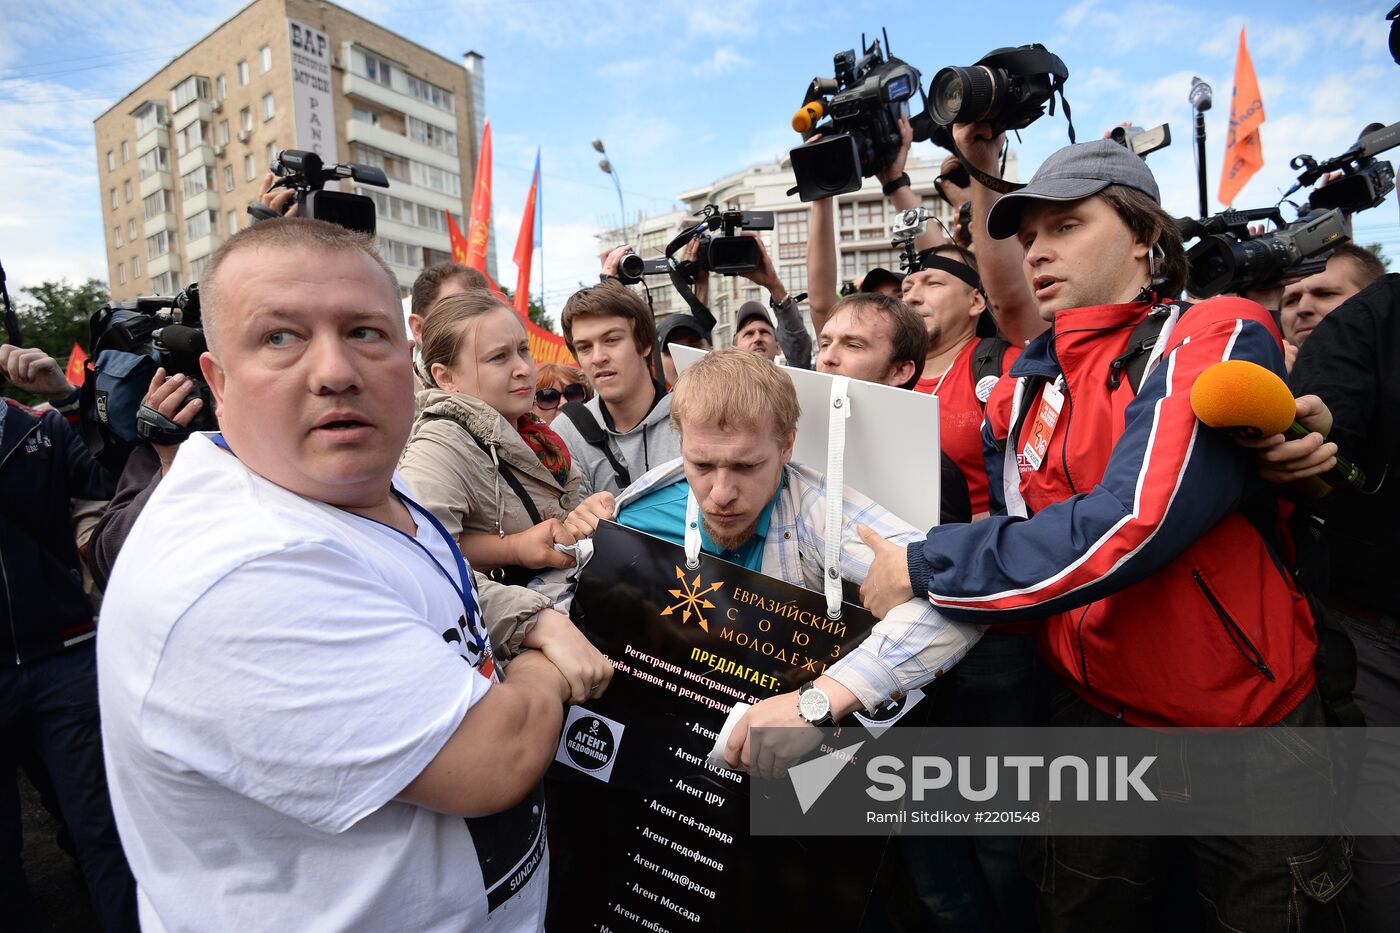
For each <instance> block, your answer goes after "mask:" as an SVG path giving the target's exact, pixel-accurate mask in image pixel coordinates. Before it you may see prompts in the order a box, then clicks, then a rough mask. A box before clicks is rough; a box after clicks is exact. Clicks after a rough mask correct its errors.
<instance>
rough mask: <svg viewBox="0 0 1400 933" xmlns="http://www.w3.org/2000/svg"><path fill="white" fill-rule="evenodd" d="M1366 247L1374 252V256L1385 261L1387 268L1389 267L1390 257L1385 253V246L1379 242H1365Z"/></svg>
mask: <svg viewBox="0 0 1400 933" xmlns="http://www.w3.org/2000/svg"><path fill="white" fill-rule="evenodd" d="M1366 248H1367V249H1369V250H1370V251H1371V252H1373V253H1375V254H1376V258H1377V259H1379V260H1380V261H1381V262H1383V263H1385V267H1386V268H1387V269H1389V268H1390V257H1389V256H1387V255H1386V254H1385V248H1384V247H1383V246H1381V244H1379V243H1367V244H1366Z"/></svg>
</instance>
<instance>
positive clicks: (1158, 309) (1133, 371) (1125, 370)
mask: <svg viewBox="0 0 1400 933" xmlns="http://www.w3.org/2000/svg"><path fill="white" fill-rule="evenodd" d="M1179 304H1180V306H1181V313H1182V314H1185V313H1186V312H1187V311H1189V310H1190V309H1191V304H1190V303H1189V302H1180V303H1179ZM1169 317H1171V307H1170V306H1169V305H1165V304H1156V305H1153V306H1152V310H1151V311H1149V312H1147V317H1145V318H1143V319H1142V320H1141V321H1138V322H1137V325H1136V326H1135V327H1133V332H1132V333H1131V334H1129V335H1128V347H1127V349H1126V350H1124V351H1123V352H1122V353H1121V354H1119V355H1118V356H1117V357H1116V358H1115V359H1114V360H1113V362H1112V363H1109V364H1108V387H1109V388H1110V389H1116V388H1118V386H1119V384H1120V383H1122V381H1123V377H1124V376H1125V375H1126V376H1127V377H1128V385H1130V386H1132V387H1133V394H1134V395H1136V394H1137V391H1138V388H1139V387H1141V385H1142V378H1143V376H1144V375H1145V374H1146V372H1147V361H1148V360H1150V359H1152V350H1153V348H1155V347H1156V346H1157V338H1158V337H1160V336H1161V335H1162V328H1163V327H1165V326H1166V323H1167V318H1169Z"/></svg>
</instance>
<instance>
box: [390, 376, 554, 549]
mask: <svg viewBox="0 0 1400 933" xmlns="http://www.w3.org/2000/svg"><path fill="white" fill-rule="evenodd" d="M418 402H419V406H420V407H421V409H422V411H421V413H420V414H419V415H418V420H417V421H415V422H414V425H413V433H412V434H411V435H409V438H408V446H407V447H406V448H405V449H404V452H403V457H401V458H400V460H399V471H400V472H401V473H402V474H403V478H404V479H405V480H407V481H408V484H409V486H410V488H412V489H413V494H414V496H415V497H417V499H418V501H419V502H420V503H421V504H422V505H423V507H424V508H426V509H428V510H429V511H430V512H432V513H433V515H435V516H436V517H437V519H438V521H440V522H442V524H443V527H445V528H446V529H447V531H448V533H449V534H451V535H452V536H453V537H454V538H455V537H459V536H461V534H462V533H463V532H490V533H494V534H500V535H510V534H517V533H519V532H522V531H528V530H529V529H530V527H531V526H532V525H534V520H533V519H532V518H531V517H530V513H529V512H527V511H526V509H525V506H524V504H523V503H522V502H521V501H520V498H519V497H518V496H517V495H516V494H515V491H514V490H513V489H511V488H510V486H509V485H508V484H507V483H506V482H505V480H504V479H502V478H501V473H500V471H499V470H498V469H497V468H496V463H497V461H499V462H502V463H505V464H506V465H507V466H508V467H509V468H510V471H511V472H512V473H513V474H514V475H515V478H516V479H517V480H519V482H520V485H521V486H522V487H523V488H524V489H525V491H526V492H527V493H528V494H529V495H530V498H531V500H532V501H533V502H534V505H535V509H536V510H537V511H538V512H539V514H540V517H541V518H543V519H550V518H557V519H559V520H561V521H562V520H563V519H564V518H565V517H566V516H567V515H568V514H569V512H571V511H573V510H574V508H576V507H577V506H578V503H579V482H580V477H579V472H578V469H577V467H575V468H574V469H572V470H570V472H569V480H568V482H566V483H565V484H564V485H563V486H560V485H559V481H558V480H556V479H555V478H554V475H553V474H552V473H550V472H549V471H548V470H546V469H545V468H544V466H543V464H541V463H540V461H539V458H538V457H536V456H535V452H534V451H532V450H531V449H530V448H529V447H528V446H527V445H526V443H525V441H524V440H522V439H521V437H520V434H519V432H517V431H516V429H515V426H514V425H512V424H510V423H509V422H507V421H506V419H505V418H504V417H502V416H501V415H500V413H499V412H497V411H496V410H495V409H494V408H492V407H491V406H490V405H487V404H486V403H485V402H483V401H481V400H480V399H476V398H472V397H471V396H470V395H463V394H461V393H458V392H444V391H443V390H442V389H425V390H424V391H422V392H420V393H418ZM473 438H475V440H473ZM477 441H480V442H481V444H483V445H485V447H486V450H482V448H481V446H480V445H478V443H477Z"/></svg>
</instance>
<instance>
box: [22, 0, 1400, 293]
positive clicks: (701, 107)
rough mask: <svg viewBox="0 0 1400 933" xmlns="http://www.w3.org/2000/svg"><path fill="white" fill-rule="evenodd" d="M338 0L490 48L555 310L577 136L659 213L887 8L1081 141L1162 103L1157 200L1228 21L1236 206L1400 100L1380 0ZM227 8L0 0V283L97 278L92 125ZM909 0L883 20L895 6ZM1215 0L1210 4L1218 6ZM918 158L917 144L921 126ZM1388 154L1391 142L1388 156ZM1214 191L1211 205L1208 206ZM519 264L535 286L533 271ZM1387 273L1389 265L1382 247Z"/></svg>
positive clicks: (575, 199) (904, 32)
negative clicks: (602, 149)
mask: <svg viewBox="0 0 1400 933" xmlns="http://www.w3.org/2000/svg"><path fill="white" fill-rule="evenodd" d="M341 5H342V6H345V7H347V8H349V9H351V10H353V11H355V12H357V13H359V14H361V15H363V16H366V17H368V18H371V19H373V20H375V21H377V22H379V23H381V24H383V25H384V26H386V27H388V28H390V29H392V30H394V31H396V32H399V33H401V34H403V35H405V36H407V37H409V38H410V39H413V40H414V41H416V42H419V43H421V44H423V45H425V46H427V47H429V48H431V49H433V50H434V51H437V52H439V53H441V54H443V55H446V56H448V57H450V58H452V59H453V60H458V58H459V56H460V54H461V53H462V52H464V51H465V50H467V49H475V50H477V51H479V52H481V53H482V54H483V55H485V58H486V69H487V71H486V96H487V114H488V116H489V117H490V119H491V122H492V126H493V132H494V135H495V140H494V144H495V199H494V204H495V224H496V231H497V236H498V245H497V252H498V256H499V257H500V259H499V261H500V263H501V268H500V269H499V272H500V277H501V278H502V280H503V281H506V282H513V281H514V269H513V267H512V265H511V263H510V259H509V256H510V252H511V249H512V247H513V246H514V243H515V235H516V231H517V230H518V227H519V222H520V210H521V207H522V206H523V203H524V199H525V190H526V188H527V187H528V185H529V181H530V174H531V169H532V168H533V165H534V156H535V149H536V147H537V146H539V147H541V148H542V152H543V161H542V171H543V176H544V179H543V189H544V190H543V198H544V220H545V236H544V255H543V265H544V269H545V273H546V278H545V279H544V282H543V287H544V291H545V294H546V298H547V304H548V306H549V307H551V308H552V309H557V308H558V306H559V305H560V304H561V303H562V299H563V297H565V296H566V295H567V294H568V292H569V291H570V290H572V288H573V287H575V286H576V284H577V283H578V282H579V281H581V280H592V279H593V276H594V275H595V274H596V268H597V267H596V260H595V259H594V258H593V253H594V251H595V246H594V240H593V236H592V234H593V233H594V231H595V230H597V229H598V228H599V227H601V226H604V225H607V224H615V223H616V222H617V217H618V207H617V196H616V194H615V192H614V190H613V186H612V182H611V180H610V179H608V178H607V177H605V176H604V175H603V173H602V172H601V171H600V170H599V169H598V165H597V159H598V156H597V154H596V153H594V152H593V150H592V149H591V147H590V145H589V143H590V140H591V139H592V138H593V137H594V136H600V137H602V138H603V140H604V141H605V142H606V143H607V147H608V153H609V155H610V157H611V158H612V161H613V163H614V165H616V166H617V169H618V172H619V177H620V178H621V180H622V184H623V190H624V194H625V196H626V204H627V209H628V212H629V213H630V214H635V212H636V211H637V210H638V209H641V210H644V211H647V212H655V211H662V210H667V209H669V208H670V207H671V206H672V205H673V199H674V198H675V195H676V194H677V193H678V192H680V191H684V190H687V189H688V188H691V187H695V186H697V185H701V184H704V183H705V182H707V181H710V180H713V179H715V178H718V177H720V176H722V175H724V174H727V173H729V172H732V171H736V170H738V169H741V168H743V167H744V166H746V165H748V164H750V163H753V162H757V161H762V160H766V159H770V158H772V157H774V156H776V155H779V154H781V153H782V152H784V151H785V150H786V149H788V148H790V147H791V146H793V145H795V144H796V142H797V141H798V137H797V135H796V134H795V133H793V132H792V130H791V129H790V128H789V126H788V120H789V118H790V116H791V114H792V111H793V110H794V109H795V108H796V106H797V105H798V104H799V103H800V102H801V99H802V94H803V91H804V90H805V88H806V85H807V83H808V81H809V80H810V79H811V78H812V77H813V76H814V75H818V74H820V75H828V76H829V75H830V74H831V56H832V55H833V54H834V53H835V52H837V51H840V50H842V49H846V48H850V47H853V46H857V45H858V44H859V42H860V34H861V32H862V31H865V32H866V33H868V34H871V35H874V34H877V33H878V31H879V29H880V27H881V26H884V27H885V28H887V29H888V31H889V34H890V41H891V44H892V46H893V51H894V52H895V53H896V54H897V55H899V56H900V57H902V58H904V59H905V60H907V61H909V62H910V63H911V64H913V65H914V66H915V67H917V68H919V69H920V70H921V71H922V72H923V75H924V81H925V86H927V82H928V80H929V78H931V77H932V75H933V73H934V72H935V71H937V69H938V68H940V67H942V66H944V65H950V64H959V65H967V64H971V63H972V62H973V61H975V60H976V59H978V58H980V57H981V56H982V55H983V54H985V53H986V52H988V51H990V50H991V49H992V48H995V47H998V46H1005V45H1019V44H1023V43H1026V42H1042V43H1044V44H1045V45H1047V46H1048V47H1049V48H1050V49H1051V51H1054V52H1056V53H1057V54H1059V55H1060V57H1061V58H1063V59H1064V61H1065V63H1066V64H1067V65H1068V66H1069V70H1070V80H1069V82H1068V84H1067V86H1066V93H1067V96H1068V98H1069V101H1070V104H1071V106H1072V109H1073V114H1074V124H1075V128H1076V130H1077V131H1078V133H1079V138H1080V139H1081V140H1085V139H1091V138H1094V137H1096V136H1098V135H1100V134H1101V133H1102V132H1103V131H1104V130H1106V129H1108V128H1109V127H1111V126H1113V125H1115V124H1117V123H1119V122H1120V121H1123V120H1132V121H1133V122H1135V123H1137V124H1139V125H1142V126H1153V125H1156V124H1158V123H1163V122H1167V123H1170V124H1171V128H1172V132H1173V135H1174V137H1175V140H1176V141H1175V142H1174V143H1173V145H1172V146H1171V147H1170V148H1169V149H1167V150H1165V151H1163V152H1160V153H1157V154H1155V155H1153V156H1152V157H1151V159H1150V164H1151V166H1152V168H1153V170H1154V172H1155V173H1156V174H1157V177H1158V180H1159V182H1160V184H1161V187H1162V191H1163V197H1164V201H1165V203H1166V206H1167V207H1168V209H1170V210H1173V211H1174V212H1176V213H1190V212H1194V210H1195V203H1196V195H1195V171H1194V168H1193V161H1192V145H1191V121H1190V112H1189V108H1188V105H1187V103H1186V96H1187V92H1188V89H1189V86H1190V81H1191V76H1192V75H1193V74H1198V75H1200V76H1202V77H1203V78H1205V79H1206V80H1207V81H1209V82H1210V83H1211V84H1212V85H1213V86H1214V87H1215V92H1216V106H1215V109H1213V110H1211V111H1210V113H1209V114H1208V115H1207V116H1208V138H1209V144H1208V151H1207V161H1208V178H1209V182H1210V191H1211V194H1212V196H1213V195H1214V192H1215V190H1216V188H1217V185H1218V180H1219V173H1220V160H1221V154H1222V149H1223V141H1224V135H1225V127H1226V124H1227V120H1228V111H1229V96H1230V86H1231V81H1232V77H1233V73H1234V63H1235V48H1236V43H1237V41H1238V35H1239V28H1240V25H1241V24H1245V25H1246V26H1247V27H1248V35H1249V47H1250V51H1251V53H1252V54H1253V57H1254V62H1255V67H1256V69H1257V72H1258V75H1259V79H1260V85H1261V91H1262V96H1263V99H1264V107H1265V111H1266V115H1267V122H1265V124H1264V126H1263V130H1262V136H1263V142H1264V155H1265V160H1266V165H1265V167H1264V169H1263V171H1262V172H1260V173H1259V174H1258V175H1256V176H1255V178H1254V179H1253V180H1252V181H1251V182H1250V183H1249V184H1248V185H1247V186H1246V187H1245V189H1244V190H1243V192H1242V193H1241V195H1240V197H1239V198H1238V199H1237V202H1236V204H1237V206H1241V207H1244V206H1249V207H1253V206H1264V205H1270V204H1272V203H1274V201H1276V200H1277V198H1278V197H1279V194H1280V193H1281V192H1282V190H1283V189H1284V188H1286V187H1287V185H1288V183H1289V182H1290V180H1291V176H1290V172H1289V169H1288V160H1289V159H1290V158H1291V157H1292V156H1295V155H1297V154H1299V153H1302V152H1307V153H1311V154H1312V155H1315V156H1317V157H1318V158H1324V157H1328V156H1331V155H1334V154H1336V153H1338V152H1340V151H1341V150H1342V149H1344V148H1345V147H1346V146H1347V145H1348V144H1349V143H1350V142H1351V141H1352V140H1353V139H1354V138H1355V137H1356V134H1357V132H1358V131H1359V130H1360V129H1361V127H1362V126H1364V125H1365V124H1366V123H1368V122H1371V121H1379V122H1382V123H1390V122H1393V121H1395V120H1397V119H1400V113H1397V112H1396V111H1397V109H1400V108H1397V107H1396V106H1395V104H1394V102H1395V101H1396V99H1397V97H1396V94H1395V88H1396V87H1397V81H1400V67H1397V66H1396V65H1395V63H1394V62H1393V61H1392V60H1391V59H1390V57H1389V54H1388V52H1387V50H1386V35H1387V24H1386V23H1385V21H1384V19H1383V16H1384V14H1385V12H1386V10H1387V9H1388V8H1389V6H1390V5H1391V4H1390V0H1383V2H1350V0H1329V2H1327V3H1326V4H1318V3H1315V2H1311V3H1306V2H1288V0H1285V2H1248V3H1230V4H1221V3H1218V2H1217V3H1206V2H1202V0H1181V2H1139V0H1119V2H1108V0H1084V2H1079V3H1075V4H1057V5H1051V4H1041V3H1029V2H1024V0H1013V2H1004V3H1000V4H996V5H992V4H987V3H984V2H982V3H966V4H956V3H943V4H937V5H935V4H891V3H884V4H874V3H860V2H853V0H852V2H842V3H827V2H822V3H814V2H807V3H798V2H793V0H700V2H690V3H671V2H664V0H659V2H649V3H646V4H642V3H635V2H621V0H601V2H586V0H458V2H453V3H438V2H433V0H402V2H391V0H345V2H342V4H341ZM241 6H243V4H242V3H239V2H234V0H204V2H200V3H189V2H185V0H144V2H122V3H115V2H109V0H81V2H80V0H48V2H45V3H42V4H32V3H28V2H21V0H0V15H3V21H4V22H5V23H6V29H5V30H3V31H0V261H3V263H4V265H5V269H6V272H7V273H8V274H9V276H10V282H11V288H12V289H13V288H14V286H15V284H16V283H18V284H19V285H21V286H22V285H24V284H26V283H36V282H39V281H44V280H48V279H55V278H62V277H66V278H68V279H70V280H80V279H82V278H84V277H86V276H89V275H95V276H98V277H105V275H106V266H105V259H104V253H103V239H102V238H103V229H102V221H101V209H100V207H101V206H100V193H99V190H98V183H97V158H96V155H95V153H94V144H93V134H92V120H93V119H94V118H95V117H96V116H97V115H98V114H100V113H101V112H102V111H103V110H105V109H106V108H107V107H108V106H110V104H111V103H112V102H113V101H114V100H116V99H118V98H120V97H121V96H122V95H123V94H124V93H126V92H127V91H128V90H129V89H130V88H132V87H134V86H136V85H137V84H139V83H140V82H142V81H144V80H145V79H146V78H148V77H149V76H150V75H151V74H152V73H154V72H155V71H156V70H158V69H159V68H160V67H161V66H162V65H163V64H164V63H165V62H166V61H168V60H169V59H170V58H172V57H174V56H175V55H177V54H178V53H179V52H180V51H182V50H183V49H184V48H186V47H188V46H189V45H190V44H192V43H193V42H194V41H195V40H197V39H198V38H199V37H201V36H202V35H204V34H205V33H207V32H208V31H210V30H211V29H213V28H214V27H215V26H217V25H218V24H219V23H220V22H222V21H223V20H224V19H226V18H227V17H228V16H229V15H230V14H231V13H233V12H234V11H236V10H237V9H239V8H240V7H241ZM900 9H907V10H909V11H911V12H910V13H909V15H908V18H907V19H906V20H903V21H901V20H899V19H897V18H896V17H895V16H894V15H892V13H891V11H893V10H900ZM1226 11H1228V12H1226ZM1066 142H1067V139H1066V136H1065V124H1064V120H1063V118H1062V117H1061V116H1058V115H1057V116H1056V117H1054V118H1050V117H1046V118H1043V119H1041V120H1040V121H1039V122H1037V123H1035V124H1033V125H1032V126H1031V127H1030V128H1028V129H1027V130H1025V131H1023V133H1022V140H1021V141H1020V142H1019V143H1017V142H1015V141H1014V140H1013V145H1014V146H1015V147H1016V148H1017V151H1018V153H1019V155H1020V159H1021V163H1020V164H1021V167H1022V168H1021V171H1022V173H1023V174H1025V175H1028V174H1029V173H1030V171H1032V170H1033V168H1034V166H1035V165H1036V164H1038V163H1039V162H1040V161H1041V160H1043V159H1044V158H1045V157H1046V156H1047V155H1048V154H1049V153H1050V152H1053V151H1054V150H1055V149H1057V148H1059V147H1060V146H1062V145H1064V144H1065V143H1066ZM916 154H923V155H926V156H928V157H933V156H934V155H935V154H936V152H935V150H934V148H933V147H932V145H931V144H928V143H923V144H919V145H917V146H916ZM1396 155H1397V156H1400V151H1397V153H1396ZM1219 208H1220V205H1218V204H1216V203H1215V202H1214V201H1212V210H1218V209H1219ZM1398 217H1400V215H1398V214H1397V207H1396V200H1395V196H1394V195H1392V196H1391V198H1390V199H1389V201H1388V202H1387V204H1385V205H1383V206H1381V207H1380V208H1377V209H1375V210H1372V211H1370V212H1368V213H1365V214H1362V215H1360V216H1359V217H1358V220H1357V223H1358V234H1357V238H1358V239H1359V240H1361V241H1363V242H1377V241H1379V242H1382V243H1384V244H1385V245H1386V247H1387V252H1388V254H1389V255H1390V256H1391V257H1392V258H1393V259H1397V260H1400V225H1398V224H1397V219H1398ZM539 263H540V261H539V259H538V258H537V260H536V270H535V279H534V290H535V291H538V290H539V289H540V287H541V280H540V271H539ZM1397 268H1400V264H1397Z"/></svg>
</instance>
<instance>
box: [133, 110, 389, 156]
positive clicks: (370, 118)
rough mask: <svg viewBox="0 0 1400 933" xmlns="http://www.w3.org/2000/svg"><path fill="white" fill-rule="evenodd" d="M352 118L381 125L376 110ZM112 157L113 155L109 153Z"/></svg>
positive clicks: (355, 111) (365, 111)
mask: <svg viewBox="0 0 1400 933" xmlns="http://www.w3.org/2000/svg"><path fill="white" fill-rule="evenodd" d="M351 116H352V117H353V118H354V119H355V120H357V121H359V122H360V123H368V124H369V125H370V126H378V125H379V113H378V112H377V111H374V110H367V109H366V108H364V107H356V108H355V110H354V112H353V113H352V114H351ZM107 155H109V156H110V155H111V153H110V152H109V153H107Z"/></svg>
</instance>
